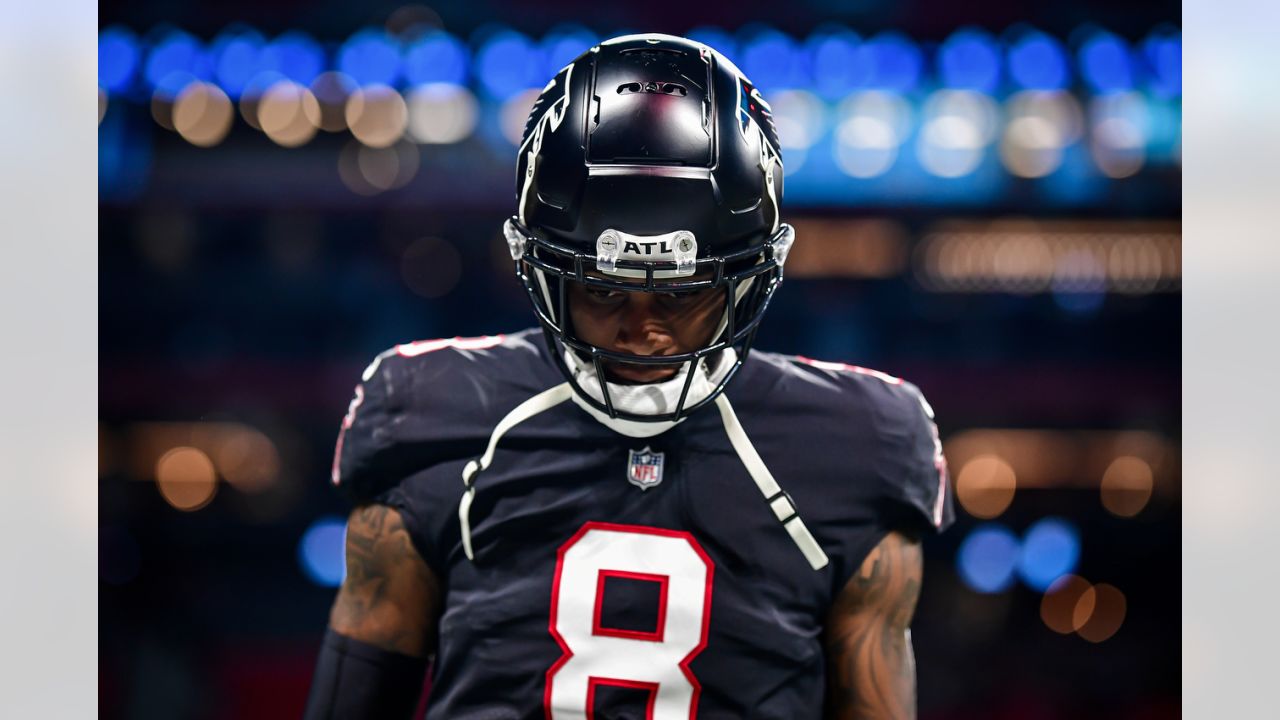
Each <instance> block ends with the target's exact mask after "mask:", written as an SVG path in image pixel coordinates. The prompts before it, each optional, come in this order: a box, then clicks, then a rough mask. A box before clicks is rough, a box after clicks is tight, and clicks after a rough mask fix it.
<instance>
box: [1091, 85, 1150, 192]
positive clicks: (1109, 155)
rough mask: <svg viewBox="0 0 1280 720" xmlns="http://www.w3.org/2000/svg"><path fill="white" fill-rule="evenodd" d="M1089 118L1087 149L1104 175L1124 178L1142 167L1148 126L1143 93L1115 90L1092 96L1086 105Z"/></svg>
mask: <svg viewBox="0 0 1280 720" xmlns="http://www.w3.org/2000/svg"><path fill="white" fill-rule="evenodd" d="M1089 118H1090V122H1091V124H1092V132H1091V133H1090V138H1089V140H1090V141H1089V152H1090V154H1091V156H1092V157H1093V161H1094V163H1096V164H1097V166H1098V169H1099V170H1101V171H1102V173H1103V174H1104V175H1106V176H1107V177H1110V178H1114V179H1119V178H1126V177H1129V176H1131V175H1134V174H1136V173H1137V172H1138V171H1139V170H1141V169H1142V166H1143V165H1144V164H1145V162H1146V159H1147V141H1148V138H1149V135H1150V127H1151V114H1150V111H1149V109H1148V105H1147V101H1146V99H1145V98H1143V97H1142V95H1140V94H1139V93H1136V92H1117V93H1111V94H1108V95H1102V96H1099V97H1095V98H1094V99H1093V100H1092V101H1091V102H1090V104H1089Z"/></svg>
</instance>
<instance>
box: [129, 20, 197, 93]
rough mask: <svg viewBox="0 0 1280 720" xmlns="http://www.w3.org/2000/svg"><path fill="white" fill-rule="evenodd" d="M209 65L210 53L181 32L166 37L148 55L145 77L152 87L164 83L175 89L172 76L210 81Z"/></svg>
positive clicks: (176, 31)
mask: <svg viewBox="0 0 1280 720" xmlns="http://www.w3.org/2000/svg"><path fill="white" fill-rule="evenodd" d="M210 71H211V68H210V63H209V57H208V55H207V53H205V51H204V48H203V47H202V46H201V45H200V41H198V40H196V39H195V38H194V37H192V36H190V35H188V34H187V33H184V32H182V31H180V30H175V31H173V32H170V33H169V34H168V35H166V36H165V37H164V38H163V39H161V40H160V41H159V42H158V43H156V44H155V46H154V47H153V48H152V49H151V54H150V55H148V56H147V64H146V68H145V70H144V71H143V74H144V75H145V76H146V78H147V83H148V84H150V85H151V87H158V86H160V85H161V84H165V85H166V86H168V87H171V86H172V82H173V81H172V80H167V78H170V77H176V76H178V75H180V74H182V75H188V76H192V77H193V78H194V79H199V80H207V79H208V78H209V76H210V74H211V73H210Z"/></svg>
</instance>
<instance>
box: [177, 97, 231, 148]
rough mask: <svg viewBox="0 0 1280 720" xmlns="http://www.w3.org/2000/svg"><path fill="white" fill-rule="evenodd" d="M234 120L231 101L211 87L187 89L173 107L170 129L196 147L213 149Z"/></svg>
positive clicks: (225, 134)
mask: <svg viewBox="0 0 1280 720" xmlns="http://www.w3.org/2000/svg"><path fill="white" fill-rule="evenodd" d="M234 117H235V109H234V108H233V107H232V105H231V99H230V98H228V97H227V94H226V93H224V92H223V91H222V89H221V88H219V87H218V86H217V85H214V84H213V83H205V82H196V83H192V84H190V85H188V86H187V87H186V88H185V89H183V91H182V93H181V94H180V95H178V101H177V102H176V103H174V105H173V129H174V130H176V131H177V132H178V134H179V135H181V136H182V137H183V139H184V140H186V141H187V142H189V143H191V144H192V145H197V146H199V147H213V146H214V145H217V144H218V143H220V142H222V140H223V139H224V138H226V136H227V133H228V132H230V130H231V121H232V120H233V119H234Z"/></svg>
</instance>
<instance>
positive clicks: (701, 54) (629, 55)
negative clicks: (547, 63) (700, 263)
mask: <svg viewBox="0 0 1280 720" xmlns="http://www.w3.org/2000/svg"><path fill="white" fill-rule="evenodd" d="M782 176H783V169H782V157H781V152H780V150H779V145H778V137H777V130H776V129H775V127H774V124H773V118H772V114H771V111H770V108H769V106H768V104H767V103H765V101H764V100H763V98H761V96H760V93H759V91H758V90H756V88H755V86H754V85H753V84H752V83H751V82H750V81H749V80H748V79H746V78H745V77H743V75H742V73H741V71H739V70H738V68H737V67H735V66H734V65H733V63H732V62H730V61H729V60H728V59H727V58H725V57H724V56H723V55H721V54H720V53H718V52H716V51H715V50H713V49H711V48H709V47H707V46H706V45H703V44H701V43H697V42H694V41H691V40H686V39H684V38H678V37H674V36H671V35H654V34H649V35H628V36H623V37H619V38H614V39H612V40H607V41H605V42H603V43H601V44H600V45H598V46H596V47H593V48H592V49H591V50H589V51H588V52H586V53H583V54H582V55H580V56H579V57H578V58H577V59H575V60H574V61H573V62H572V63H570V64H569V65H567V66H565V67H564V68H563V69H562V70H560V72H559V73H557V74H556V76H555V77H554V78H553V79H552V80H551V82H550V83H548V84H547V86H546V87H545V88H544V89H543V91H542V93H541V94H540V95H539V96H538V99H537V101H536V102H535V103H534V106H533V110H532V112H531V114H530V116H529V120H528V122H527V123H526V125H525V130H524V135H523V138H522V141H521V146H520V150H519V154H518V159H517V174H516V195H517V201H518V203H519V204H518V212H517V217H518V218H519V219H520V221H521V222H522V223H523V224H524V225H525V226H526V227H528V228H530V229H531V230H532V231H534V232H540V233H543V234H545V235H546V236H548V237H549V238H554V239H555V240H558V241H560V242H562V243H565V244H568V245H570V246H572V247H576V248H579V249H581V250H583V251H586V252H594V248H595V243H596V239H597V238H598V237H599V236H600V234H601V233H602V232H603V231H605V230H607V229H614V230H619V231H622V232H625V233H629V234H632V235H661V234H664V233H670V232H675V231H677V230H687V231H690V232H693V233H694V235H695V237H696V238H697V241H698V257H710V256H717V255H725V254H729V253H733V252H736V251H741V250H745V249H748V248H751V247H756V246H759V245H761V244H763V243H764V242H765V241H766V240H767V239H768V237H769V236H770V235H771V234H772V233H774V232H775V231H776V230H777V229H778V226H779V222H780V220H779V210H778V203H779V202H780V201H781V199H782Z"/></svg>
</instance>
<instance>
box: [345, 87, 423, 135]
mask: <svg viewBox="0 0 1280 720" xmlns="http://www.w3.org/2000/svg"><path fill="white" fill-rule="evenodd" d="M346 118H347V127H349V128H351V134H352V135H353V136H354V137H355V138H356V139H357V140H359V141H360V142H362V143H364V144H365V145H368V146H370V147H379V148H383V147H390V146H391V145H393V144H394V143H395V142H396V141H397V140H399V139H400V138H401V137H403V136H404V131H405V128H407V127H408V124H409V109H408V106H407V105H406V104H405V101H404V98H403V97H401V96H400V93H398V92H396V91H395V89H394V88H392V87H390V86H388V85H368V86H365V87H361V88H358V89H357V90H356V91H355V92H353V93H351V97H349V98H348V99H347V111H346Z"/></svg>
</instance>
